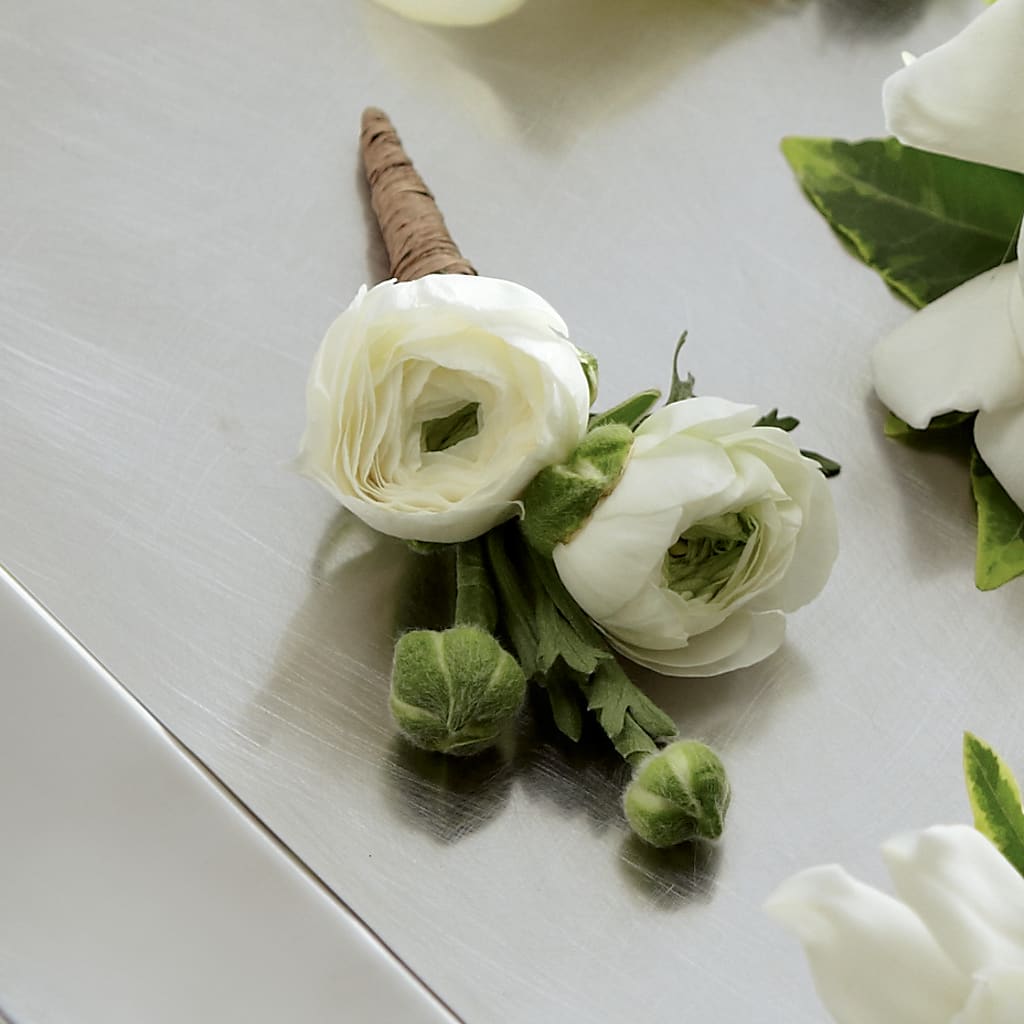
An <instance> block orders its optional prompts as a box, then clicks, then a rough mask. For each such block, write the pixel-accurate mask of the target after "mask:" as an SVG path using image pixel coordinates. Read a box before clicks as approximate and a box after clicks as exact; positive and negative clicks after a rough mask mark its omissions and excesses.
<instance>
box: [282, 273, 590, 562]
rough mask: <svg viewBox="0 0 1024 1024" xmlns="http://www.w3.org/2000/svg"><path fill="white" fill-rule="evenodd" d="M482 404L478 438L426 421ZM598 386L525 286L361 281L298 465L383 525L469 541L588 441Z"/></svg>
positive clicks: (557, 320) (312, 390) (451, 279)
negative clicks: (429, 436)
mask: <svg viewBox="0 0 1024 1024" xmlns="http://www.w3.org/2000/svg"><path fill="white" fill-rule="evenodd" d="M467 406H476V421H477V422H476V433H475V434H473V436H470V437H466V438H465V439H463V440H460V441H458V442H457V443H455V444H452V445H451V446H449V447H445V448H443V449H442V450H436V451H432V450H428V449H427V448H425V446H424V444H423V428H424V425H425V424H428V423H430V422H432V421H434V420H438V419H443V418H444V417H447V416H451V415H452V414H454V413H457V412H458V411H459V410H461V409H464V408H465V407H467ZM589 406H590V391H589V386H588V383H587V378H586V375H585V373H584V371H583V368H582V366H581V364H580V353H579V351H578V350H577V349H576V348H575V346H573V345H572V344H571V342H569V340H568V337H567V328H566V326H565V323H564V322H563V321H562V318H561V317H560V316H559V315H558V314H557V313H556V312H555V311H554V309H552V308H551V306H549V305H548V304H547V303H546V302H545V301H544V300H543V299H542V298H541V297H540V296H539V295H536V294H535V293H534V292H532V291H530V290H529V289H527V288H524V287H522V286H521V285H518V284H513V283H511V282H509V281H499V280H494V279H491V278H483V277H471V276H466V275H431V276H428V277H424V278H421V279H419V280H418V281H412V282H406V283H398V282H394V281H388V282H385V283H384V284H379V285H377V286H376V287H375V288H372V289H370V290H367V289H365V288H363V289H362V290H361V291H360V292H359V294H358V295H357V296H356V298H355V300H354V301H353V302H352V304H351V306H349V308H348V309H347V310H346V311H345V312H344V313H343V314H342V315H341V316H340V317H339V318H338V319H337V320H336V321H335V322H334V324H333V325H332V326H331V328H330V329H329V330H328V332H327V336H326V337H325V338H324V340H323V343H322V344H321V346H320V350H319V352H318V353H317V356H316V359H315V361H314V363H313V368H312V371H311V372H310V376H309V382H308V385H307V391H306V412H307V417H306V432H305V434H304V436H303V439H302V444H301V451H300V455H299V464H300V467H301V468H302V470H303V471H304V472H305V473H306V474H307V475H309V476H311V477H313V478H314V479H316V480H318V481H319V482H320V483H322V484H323V485H324V486H325V487H326V488H327V489H328V490H329V491H330V492H331V493H332V494H333V495H335V496H336V497H337V499H338V500H339V501H340V502H341V503H342V504H343V505H344V506H345V507H346V508H348V509H350V510H351V511H352V512H354V513H355V514H356V515H357V516H358V517H359V518H360V519H362V520H363V521H364V522H366V523H367V524H368V525H370V526H372V527H373V528H374V529H375V530H379V531H380V532H381V533H386V534H390V535H391V536H394V537H402V538H406V539H413V540H423V541H436V542H442V543H452V542H455V541H462V540H468V539H470V538H472V537H476V536H479V535H480V534H482V533H484V532H486V531H487V530H488V529H490V528H491V527H492V526H495V525H496V524H497V523H499V522H501V521H502V520H504V519H507V518H509V517H510V516H512V515H513V514H514V513H515V511H516V504H515V502H516V499H517V498H518V497H519V495H520V493H521V492H522V490H523V489H524V488H525V486H526V485H527V484H528V483H529V482H530V480H531V479H532V478H533V477H534V476H535V475H536V473H537V472H538V471H539V470H540V469H542V468H543V467H544V466H547V465H549V464H550V463H553V462H560V461H562V460H563V459H565V458H566V457H567V456H568V454H569V453H570V452H571V451H572V449H573V448H574V447H575V446H576V444H577V443H578V442H579V441H580V439H581V438H582V437H583V434H584V432H585V430H586V426H587V417H588V410H589Z"/></svg>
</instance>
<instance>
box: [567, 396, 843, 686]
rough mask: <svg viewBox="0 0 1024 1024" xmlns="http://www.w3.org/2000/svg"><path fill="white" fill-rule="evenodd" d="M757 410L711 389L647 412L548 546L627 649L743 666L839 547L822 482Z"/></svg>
mask: <svg viewBox="0 0 1024 1024" xmlns="http://www.w3.org/2000/svg"><path fill="white" fill-rule="evenodd" d="M757 419H758V411H757V410H756V409H755V408H753V407H752V406H748V405H736V404H734V403H733V402H727V401H725V400H724V399H720V398H706V397H702V398H690V399H687V400H686V401H683V402H676V403H674V404H672V405H668V406H665V407H664V408H663V409H659V410H658V411H657V412H655V413H654V414H653V415H652V416H651V417H650V418H649V419H647V420H646V421H645V422H644V423H643V424H642V425H641V426H640V427H639V428H638V429H637V431H636V440H635V441H634V443H633V447H632V450H631V451H630V455H629V458H628V460H627V462H626V466H625V469H624V471H623V473H622V476H621V477H620V479H619V481H618V483H617V484H616V486H615V487H614V489H613V490H612V491H611V493H610V494H609V495H608V496H607V497H605V498H604V499H603V500H602V501H601V502H600V503H599V504H598V505H597V507H596V508H595V509H594V511H593V513H592V514H591V517H590V518H589V519H588V520H587V522H586V523H585V524H584V525H583V527H582V528H581V529H580V530H579V532H577V533H576V535H575V536H573V537H572V538H570V540H569V541H568V543H565V544H560V545H557V546H556V547H555V549H554V554H553V558H554V562H555V566H556V567H557V569H558V573H559V575H560V576H561V578H562V581H563V583H564V584H565V586H566V588H567V589H568V590H569V592H570V593H571V594H572V596H573V597H574V598H575V599H576V601H577V602H578V603H579V605H580V606H581V607H582V608H583V609H584V611H586V612H587V614H588V615H590V617H591V618H593V619H594V620H595V621H596V622H597V623H598V625H600V627H601V628H602V629H603V630H604V631H605V632H606V633H607V634H608V636H609V639H610V640H611V641H612V643H613V644H614V645H615V647H616V648H617V649H618V650H620V651H621V652H622V653H623V654H625V655H626V656H627V657H629V658H631V659H632V660H633V661H636V662H638V663H639V664H641V665H645V666H647V667H649V668H652V669H655V670H657V671H659V672H663V673H665V674H666V675H673V676H709V675H717V674H718V673H720V672H728V671H729V670H731V669H735V668H742V667H743V666H745V665H751V664H753V663H754V662H756V661H760V660H761V659H762V658H766V657H767V656H768V655H769V654H771V653H772V652H773V651H775V650H776V649H777V648H778V647H779V645H780V644H781V643H782V638H783V634H784V632H785V615H784V613H785V612H788V611H793V610H794V609H796V608H799V607H800V606H802V605H804V604H806V603H807V602H808V601H810V600H811V599H812V598H814V597H815V596H816V595H817V594H818V592H819V591H820V590H821V588H822V587H823V586H824V585H825V581H826V580H827V579H828V575H829V572H830V571H831V568H832V563H833V561H834V560H835V556H836V550H837V540H836V522H835V511H834V509H833V505H832V497H831V495H830V494H829V490H828V486H827V484H826V482H825V478H824V477H823V476H822V474H821V472H820V470H819V468H818V466H817V464H816V463H814V462H812V461H811V460H809V459H806V458H804V457H803V456H802V455H801V454H800V452H799V451H798V450H797V448H796V446H795V445H794V444H793V442H792V441H791V440H790V438H789V436H788V435H787V434H786V433H785V432H784V431H782V430H779V429H777V428H775V427H755V426H754V425H753V424H754V423H755V422H756V421H757Z"/></svg>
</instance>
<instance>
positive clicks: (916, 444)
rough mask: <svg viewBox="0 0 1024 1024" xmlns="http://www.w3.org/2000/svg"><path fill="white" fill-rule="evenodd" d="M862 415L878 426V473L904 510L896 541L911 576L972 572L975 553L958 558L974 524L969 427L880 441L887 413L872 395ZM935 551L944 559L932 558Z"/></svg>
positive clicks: (970, 435)
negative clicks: (907, 559) (908, 556)
mask: <svg viewBox="0 0 1024 1024" xmlns="http://www.w3.org/2000/svg"><path fill="white" fill-rule="evenodd" d="M864 415H865V417H866V418H867V419H868V421H869V422H871V423H873V424H877V428H876V446H877V449H878V453H879V459H878V461H877V466H878V470H879V472H880V473H883V472H884V473H888V474H889V475H890V476H891V477H893V479H894V482H895V484H894V489H895V491H896V492H897V494H898V495H899V501H900V503H901V505H902V509H903V515H902V517H901V520H900V523H899V529H900V537H901V538H902V539H903V542H904V543H905V545H906V546H907V548H908V550H909V551H911V552H912V557H911V559H910V561H911V563H912V565H913V567H914V573H915V575H920V576H928V577H933V576H942V575H946V574H947V573H948V572H950V571H951V570H953V571H956V570H957V569H959V568H961V567H962V568H963V569H964V571H965V572H971V571H972V565H973V561H972V559H973V553H972V552H971V551H970V550H969V549H968V551H967V552H966V553H965V556H961V555H959V554H958V553H957V552H958V550H959V549H961V548H962V547H963V541H964V538H965V535H966V534H967V533H973V531H974V524H975V523H976V522H977V511H976V509H975V506H974V499H973V498H972V496H971V480H970V457H971V444H972V429H971V427H970V426H969V425H967V426H965V427H963V428H958V429H956V430H948V431H943V432H942V433H941V434H936V435H934V436H924V437H919V438H917V437H914V438H908V439H905V440H896V439H893V438H887V437H884V436H883V434H882V427H883V424H884V422H885V408H884V407H883V405H882V403H881V402H880V401H879V400H878V399H877V398H875V397H874V396H869V397H868V398H867V400H866V402H865V413H864ZM936 552H944V554H942V555H941V557H936ZM965 557H966V561H965V560H964V558H965Z"/></svg>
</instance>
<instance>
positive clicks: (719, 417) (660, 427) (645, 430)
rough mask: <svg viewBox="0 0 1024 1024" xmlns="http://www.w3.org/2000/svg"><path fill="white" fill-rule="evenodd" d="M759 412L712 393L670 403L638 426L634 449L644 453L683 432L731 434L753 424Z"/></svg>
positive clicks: (703, 436) (718, 435) (752, 407)
mask: <svg viewBox="0 0 1024 1024" xmlns="http://www.w3.org/2000/svg"><path fill="white" fill-rule="evenodd" d="M758 415H759V413H758V410H757V408H756V406H753V405H740V404H739V403H737V402H730V401H729V400H728V399H725V398H715V397H714V396H712V395H698V396H697V397H696V398H688V399H686V400H685V401H683V402H672V403H671V404H670V405H665V406H662V408H660V409H657V410H655V411H654V412H653V413H651V415H650V416H648V417H647V419H646V420H644V422H643V423H641V424H640V426H639V427H638V428H637V431H636V437H637V444H638V446H639V447H638V449H637V450H638V452H646V451H648V450H649V449H650V448H653V447H654V446H655V445H658V444H661V443H662V442H664V441H666V440H669V439H670V438H672V437H673V436H675V435H678V434H682V433H684V432H690V433H692V435H693V436H694V437H700V438H717V437H721V436H723V435H726V434H734V433H736V432H737V431H739V430H743V429H745V428H746V427H751V426H753V425H754V423H755V422H757V418H758Z"/></svg>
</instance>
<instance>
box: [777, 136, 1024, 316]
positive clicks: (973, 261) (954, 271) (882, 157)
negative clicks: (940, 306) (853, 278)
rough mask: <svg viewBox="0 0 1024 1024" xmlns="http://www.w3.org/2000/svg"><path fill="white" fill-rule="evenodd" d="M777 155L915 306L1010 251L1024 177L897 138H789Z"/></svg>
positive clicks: (1023, 203) (858, 251) (1023, 205)
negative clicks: (936, 151) (782, 158)
mask: <svg viewBox="0 0 1024 1024" xmlns="http://www.w3.org/2000/svg"><path fill="white" fill-rule="evenodd" d="M782 152H783V154H784V155H785V157H786V159H787V160H788V161H789V164H790V166H791V167H792V169H793V171H794V173H795V174H796V176H797V178H798V179H799V181H800V184H801V186H802V187H803V189H804V191H805V192H806V193H807V195H808V197H809V198H810V200H811V202H813V203H814V205H815V206H816V207H817V208H818V210H819V211H820V212H821V213H822V214H823V215H824V217H825V218H826V220H828V222H829V224H830V225H831V226H832V228H833V230H834V231H835V232H836V233H837V234H838V235H839V237H840V238H841V239H842V240H843V241H844V242H845V243H846V245H847V247H848V248H849V249H850V250H851V251H852V252H853V253H854V254H855V255H856V256H858V257H859V258H860V259H861V260H863V261H864V262H865V263H866V264H867V265H868V266H869V267H871V268H873V269H874V270H876V271H877V272H878V273H879V274H881V276H882V278H883V279H884V280H885V282H886V283H887V284H888V285H889V286H890V287H891V288H892V289H893V290H894V291H896V292H897V293H898V294H899V295H901V296H903V298H905V299H906V300H907V301H908V302H910V303H912V304H913V305H914V306H918V307H920V306H924V305H927V304H928V303H929V302H932V301H933V300H934V299H937V298H938V297H939V296H940V295H944V294H945V293H946V292H948V291H950V290H952V289H953V288H955V287H957V285H960V284H963V283H964V282H965V281H968V280H970V279H971V278H972V277H976V276H977V275H978V274H981V273H983V272H984V271H986V270H991V269H992V268H993V267H998V266H999V265H1000V264H1002V263H1004V262H1005V261H1006V260H1007V259H1012V258H1013V256H1012V254H1013V244H1014V240H1015V239H1016V235H1017V228H1018V226H1019V224H1020V212H1021V210H1022V209H1024V174H1018V173H1016V172H1014V171H1005V170H1000V169H999V168H995V167H989V166H987V165H985V164H976V163H970V162H968V161H965V160H956V159H954V158H953V157H948V156H938V155H937V154H935V153H926V152H924V151H923V150H920V149H913V148H911V147H909V146H904V145H902V144H901V143H899V142H897V140H896V139H868V140H866V141H863V142H844V141H842V140H840V139H813V138H788V139H784V140H783V142H782Z"/></svg>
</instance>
